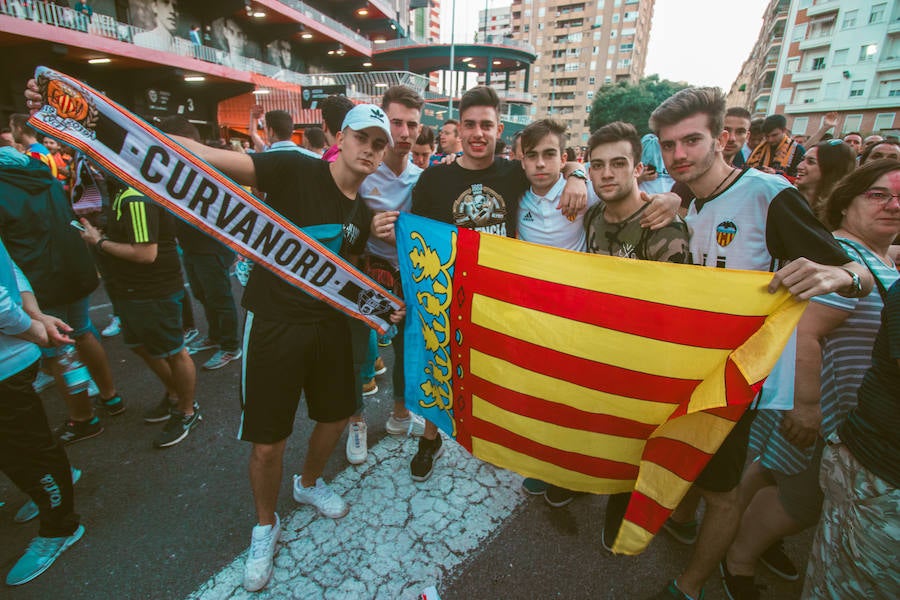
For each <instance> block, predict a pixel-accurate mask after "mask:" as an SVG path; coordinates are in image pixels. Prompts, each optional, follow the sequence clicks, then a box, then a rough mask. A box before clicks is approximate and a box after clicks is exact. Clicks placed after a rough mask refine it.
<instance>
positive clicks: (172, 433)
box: [153, 404, 203, 448]
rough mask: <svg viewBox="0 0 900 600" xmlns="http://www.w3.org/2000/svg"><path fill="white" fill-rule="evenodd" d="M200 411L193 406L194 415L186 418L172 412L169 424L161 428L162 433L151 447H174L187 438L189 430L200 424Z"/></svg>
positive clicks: (180, 413) (181, 414)
mask: <svg viewBox="0 0 900 600" xmlns="http://www.w3.org/2000/svg"><path fill="white" fill-rule="evenodd" d="M202 418H203V417H201V416H200V411H199V410H198V409H197V406H196V404H195V405H194V414H192V415H190V416H188V415H186V414H184V413H182V412H179V411H177V410H173V411H172V416H171V417H170V418H169V422H168V423H166V426H165V427H163V430H162V432H161V433H160V434H159V435H158V436H156V439H155V440H153V445H154V446H155V447H157V448H168V447H169V446H174V445H175V444H177V443H178V442H180V441H181V440H183V439H184V438H186V437H187V436H188V434H189V433H190V432H191V429H193V428H194V427H196V426H197V425H199V424H200V420H201V419H202Z"/></svg>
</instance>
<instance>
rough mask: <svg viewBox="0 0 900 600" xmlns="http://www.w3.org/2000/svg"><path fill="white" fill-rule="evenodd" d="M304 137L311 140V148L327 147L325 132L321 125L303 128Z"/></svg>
mask: <svg viewBox="0 0 900 600" xmlns="http://www.w3.org/2000/svg"><path fill="white" fill-rule="evenodd" d="M303 137H304V138H306V140H307V141H308V142H309V145H310V147H311V148H324V147H325V132H324V131H322V128H321V127H308V128H306V129H304V130H303Z"/></svg>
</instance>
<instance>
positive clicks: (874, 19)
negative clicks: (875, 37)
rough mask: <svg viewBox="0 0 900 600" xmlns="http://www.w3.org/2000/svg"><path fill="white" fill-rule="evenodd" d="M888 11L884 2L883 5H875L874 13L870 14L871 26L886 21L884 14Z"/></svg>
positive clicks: (873, 6)
mask: <svg viewBox="0 0 900 600" xmlns="http://www.w3.org/2000/svg"><path fill="white" fill-rule="evenodd" d="M886 10H887V3H886V2H882V3H881V4H873V5H872V12H870V13H869V25H872V24H873V23H881V22H882V21H884V13H885V12H886Z"/></svg>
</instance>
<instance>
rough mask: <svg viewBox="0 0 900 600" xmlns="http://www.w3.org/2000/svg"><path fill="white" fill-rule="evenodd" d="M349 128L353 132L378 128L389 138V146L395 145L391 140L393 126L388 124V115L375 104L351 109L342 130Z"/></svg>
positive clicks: (361, 105) (359, 105) (358, 105)
mask: <svg viewBox="0 0 900 600" xmlns="http://www.w3.org/2000/svg"><path fill="white" fill-rule="evenodd" d="M347 127H349V128H350V129H352V130H353V131H362V130H363V129H368V128H369V127H378V128H379V129H381V130H382V131H383V132H384V134H385V135H386V136H387V139H388V144H390V145H392V146H393V145H394V140H393V138H391V126H390V124H389V123H388V118H387V115H386V114H384V111H383V110H381V108H380V107H378V106H375V105H374V104H357V105H356V106H354V107H353V108H352V109H350V112H348V113H347V116H346V117H344V124H343V125H341V129H342V130H343V129H345V128H347Z"/></svg>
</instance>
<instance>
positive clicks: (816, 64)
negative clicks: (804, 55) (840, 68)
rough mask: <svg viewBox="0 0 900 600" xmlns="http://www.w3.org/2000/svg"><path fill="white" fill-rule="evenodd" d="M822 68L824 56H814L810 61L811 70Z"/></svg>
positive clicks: (823, 66)
mask: <svg viewBox="0 0 900 600" xmlns="http://www.w3.org/2000/svg"><path fill="white" fill-rule="evenodd" d="M824 68H825V57H824V56H817V57H816V58H814V59H813V62H812V70H813V71H821V70H822V69H824Z"/></svg>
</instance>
